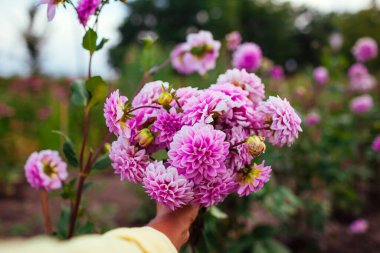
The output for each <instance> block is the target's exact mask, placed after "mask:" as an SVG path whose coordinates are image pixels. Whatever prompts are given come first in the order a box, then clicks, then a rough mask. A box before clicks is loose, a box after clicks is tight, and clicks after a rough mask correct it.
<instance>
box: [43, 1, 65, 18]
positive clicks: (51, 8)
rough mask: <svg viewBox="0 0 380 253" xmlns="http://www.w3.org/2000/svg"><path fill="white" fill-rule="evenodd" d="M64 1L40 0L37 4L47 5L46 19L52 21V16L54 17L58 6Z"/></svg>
mask: <svg viewBox="0 0 380 253" xmlns="http://www.w3.org/2000/svg"><path fill="white" fill-rule="evenodd" d="M64 1H65V0H40V1H39V3H38V4H39V5H40V4H47V5H48V8H47V17H48V20H49V21H52V20H53V18H54V16H55V11H56V8H57V6H58V4H60V3H63V2H64Z"/></svg>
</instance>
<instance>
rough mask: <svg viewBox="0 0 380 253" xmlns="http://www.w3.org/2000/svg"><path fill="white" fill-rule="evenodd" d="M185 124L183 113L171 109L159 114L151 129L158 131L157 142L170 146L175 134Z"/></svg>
mask: <svg viewBox="0 0 380 253" xmlns="http://www.w3.org/2000/svg"><path fill="white" fill-rule="evenodd" d="M183 125H184V124H183V114H182V113H177V112H176V110H171V111H170V112H169V113H168V112H163V113H161V114H160V115H158V116H157V120H156V121H155V122H154V123H153V125H152V128H151V131H152V132H155V133H156V137H155V139H154V141H155V144H157V145H160V144H163V145H164V146H165V147H169V144H170V142H172V140H173V136H174V135H175V134H176V133H177V132H178V131H179V130H180V129H181V128H182V126H183Z"/></svg>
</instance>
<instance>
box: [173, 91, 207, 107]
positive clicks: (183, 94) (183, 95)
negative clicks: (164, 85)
mask: <svg viewBox="0 0 380 253" xmlns="http://www.w3.org/2000/svg"><path fill="white" fill-rule="evenodd" d="M199 93H200V92H199V90H198V88H193V87H183V88H179V89H177V90H176V92H175V97H176V98H177V99H178V100H177V102H178V104H179V105H180V106H181V107H182V106H183V105H184V104H185V103H187V100H189V98H191V97H196V96H198V95H199ZM177 102H176V101H172V103H171V104H170V105H171V106H172V107H178V105H177Z"/></svg>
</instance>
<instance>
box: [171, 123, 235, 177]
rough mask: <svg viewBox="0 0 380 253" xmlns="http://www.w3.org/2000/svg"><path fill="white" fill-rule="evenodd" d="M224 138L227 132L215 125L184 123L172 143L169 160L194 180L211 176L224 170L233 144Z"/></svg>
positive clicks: (181, 172)
mask: <svg viewBox="0 0 380 253" xmlns="http://www.w3.org/2000/svg"><path fill="white" fill-rule="evenodd" d="M225 138H226V134H225V133H223V132H222V131H219V130H215V129H214V127H213V126H212V125H207V124H202V123H197V124H195V125H194V126H183V127H182V128H181V130H180V131H178V132H177V133H176V134H175V135H174V138H173V142H172V143H171V144H170V150H169V152H168V156H169V159H168V161H169V163H170V164H171V165H172V166H175V167H176V168H177V169H178V171H179V172H180V174H184V175H185V176H186V177H187V178H188V179H192V180H194V182H195V183H199V182H200V181H202V180H204V179H205V180H211V179H212V178H215V177H216V176H217V175H218V174H220V173H225V170H226V167H225V165H224V161H225V160H226V157H227V155H228V151H229V150H228V149H229V147H230V144H229V143H228V142H226V141H224V140H225Z"/></svg>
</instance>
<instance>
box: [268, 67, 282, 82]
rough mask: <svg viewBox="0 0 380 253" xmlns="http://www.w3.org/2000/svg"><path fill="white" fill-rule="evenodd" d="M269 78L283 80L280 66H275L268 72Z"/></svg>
mask: <svg viewBox="0 0 380 253" xmlns="http://www.w3.org/2000/svg"><path fill="white" fill-rule="evenodd" d="M270 76H271V78H273V79H274V80H282V79H284V69H283V68H282V66H281V65H275V66H273V68H272V70H271V71H270Z"/></svg>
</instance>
